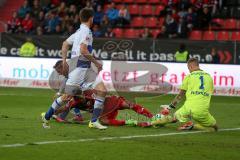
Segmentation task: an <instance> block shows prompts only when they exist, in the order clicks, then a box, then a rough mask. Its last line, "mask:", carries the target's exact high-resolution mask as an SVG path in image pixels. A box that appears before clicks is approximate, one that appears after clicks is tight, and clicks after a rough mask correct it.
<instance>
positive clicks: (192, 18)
mask: <svg viewBox="0 0 240 160" xmlns="http://www.w3.org/2000/svg"><path fill="white" fill-rule="evenodd" d="M185 21H186V23H187V27H188V29H189V30H191V29H192V28H193V27H195V26H196V25H197V22H196V21H197V14H196V13H195V12H193V9H192V8H191V7H190V8H188V12H187V14H186V16H185Z"/></svg>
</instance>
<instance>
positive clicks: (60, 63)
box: [53, 60, 63, 69]
mask: <svg viewBox="0 0 240 160" xmlns="http://www.w3.org/2000/svg"><path fill="white" fill-rule="evenodd" d="M62 62H63V61H62V60H59V61H57V62H56V63H55V65H54V66H53V68H55V69H56V68H57V67H58V66H60V65H62Z"/></svg>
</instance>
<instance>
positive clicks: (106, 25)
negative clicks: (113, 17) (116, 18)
mask: <svg viewBox="0 0 240 160" xmlns="http://www.w3.org/2000/svg"><path fill="white" fill-rule="evenodd" d="M100 26H101V31H102V32H103V33H105V32H107V30H108V28H109V27H111V26H110V23H109V20H108V17H107V16H106V15H104V16H103V19H102V22H101V24H100Z"/></svg>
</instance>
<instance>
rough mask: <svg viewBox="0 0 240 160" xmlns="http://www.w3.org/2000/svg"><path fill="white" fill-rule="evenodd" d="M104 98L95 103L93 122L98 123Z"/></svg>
mask: <svg viewBox="0 0 240 160" xmlns="http://www.w3.org/2000/svg"><path fill="white" fill-rule="evenodd" d="M104 100H105V99H104V98H96V99H95V102H94V109H93V116H92V119H91V122H96V121H97V120H98V118H99V116H100V114H101V112H102V108H103V104H104Z"/></svg>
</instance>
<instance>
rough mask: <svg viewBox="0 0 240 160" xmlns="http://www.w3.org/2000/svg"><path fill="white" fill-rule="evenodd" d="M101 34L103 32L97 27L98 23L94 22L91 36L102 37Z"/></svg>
mask: <svg viewBox="0 0 240 160" xmlns="http://www.w3.org/2000/svg"><path fill="white" fill-rule="evenodd" d="M102 35H103V34H102V32H101V30H100V28H99V25H97V24H94V26H93V37H102Z"/></svg>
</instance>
